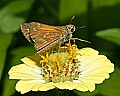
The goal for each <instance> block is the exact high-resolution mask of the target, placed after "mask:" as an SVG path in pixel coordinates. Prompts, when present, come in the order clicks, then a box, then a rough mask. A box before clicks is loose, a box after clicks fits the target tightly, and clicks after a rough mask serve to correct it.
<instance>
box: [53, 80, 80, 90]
mask: <svg viewBox="0 0 120 96" xmlns="http://www.w3.org/2000/svg"><path fill="white" fill-rule="evenodd" d="M54 86H55V87H57V88H59V89H69V90H73V89H75V88H76V87H77V86H78V84H75V83H73V82H70V81H66V82H64V83H63V82H61V83H54Z"/></svg>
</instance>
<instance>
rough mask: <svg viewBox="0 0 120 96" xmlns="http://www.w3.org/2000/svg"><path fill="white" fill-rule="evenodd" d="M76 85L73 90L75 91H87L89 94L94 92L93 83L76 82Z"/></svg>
mask: <svg viewBox="0 0 120 96" xmlns="http://www.w3.org/2000/svg"><path fill="white" fill-rule="evenodd" d="M74 83H75V82H74ZM76 83H77V84H78V86H77V87H76V88H75V89H77V90H79V91H88V90H89V91H90V92H92V91H94V90H95V84H93V83H90V82H89V83H83V82H78V81H76Z"/></svg>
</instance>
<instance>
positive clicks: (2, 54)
mask: <svg viewBox="0 0 120 96" xmlns="http://www.w3.org/2000/svg"><path fill="white" fill-rule="evenodd" d="M12 37H13V35H12V34H3V33H0V38H1V39H0V79H1V76H2V73H3V69H4V66H5V60H6V54H7V49H8V47H9V45H10V43H11V41H12Z"/></svg>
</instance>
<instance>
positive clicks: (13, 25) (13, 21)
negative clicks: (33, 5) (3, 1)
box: [0, 15, 24, 33]
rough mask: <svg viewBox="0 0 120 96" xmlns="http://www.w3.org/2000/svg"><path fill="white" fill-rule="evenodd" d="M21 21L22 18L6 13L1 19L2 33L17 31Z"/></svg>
mask: <svg viewBox="0 0 120 96" xmlns="http://www.w3.org/2000/svg"><path fill="white" fill-rule="evenodd" d="M23 22H24V19H23V18H20V17H16V16H12V15H11V16H10V15H7V16H6V18H3V19H2V20H1V23H0V27H1V30H2V31H3V32H4V33H11V32H17V31H18V30H19V29H20V25H21V24H22V23H23Z"/></svg>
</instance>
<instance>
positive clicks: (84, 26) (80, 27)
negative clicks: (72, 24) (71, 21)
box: [76, 26, 86, 28]
mask: <svg viewBox="0 0 120 96" xmlns="http://www.w3.org/2000/svg"><path fill="white" fill-rule="evenodd" d="M85 27H86V26H82V27H76V28H85Z"/></svg>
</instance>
